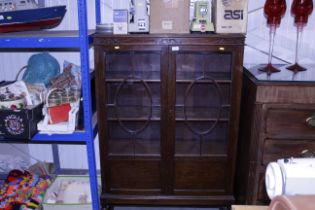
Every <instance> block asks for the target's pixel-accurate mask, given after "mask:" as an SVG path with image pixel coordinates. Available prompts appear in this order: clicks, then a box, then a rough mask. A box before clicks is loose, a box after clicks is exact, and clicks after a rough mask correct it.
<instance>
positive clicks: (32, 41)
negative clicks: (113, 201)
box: [0, 0, 100, 210]
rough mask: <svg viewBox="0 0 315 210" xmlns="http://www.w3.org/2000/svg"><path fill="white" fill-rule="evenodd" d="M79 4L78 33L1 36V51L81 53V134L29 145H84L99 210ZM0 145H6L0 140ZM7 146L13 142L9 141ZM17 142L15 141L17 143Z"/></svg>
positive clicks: (40, 138) (81, 2)
mask: <svg viewBox="0 0 315 210" xmlns="http://www.w3.org/2000/svg"><path fill="white" fill-rule="evenodd" d="M77 4H78V18H79V30H78V31H36V33H34V32H22V33H7V34H0V50H1V51H6V50H8V51H9V50H17V49H21V50H23V51H26V50H27V49H30V50H31V49H54V50H60V51H62V50H66V49H72V50H73V49H74V50H76V51H80V61H81V75H82V94H83V117H84V130H80V131H76V132H74V133H73V134H54V135H45V134H36V135H35V136H34V137H33V138H32V139H31V140H30V141H29V142H30V143H51V144H56V143H66V144H86V147H87V158H88V166H89V175H90V185H91V195H92V201H93V202H92V203H93V210H99V209H100V201H99V200H100V199H99V195H98V187H97V186H98V184H97V170H96V159H95V151H94V138H95V136H96V133H97V128H96V123H95V122H93V112H92V103H91V102H92V101H91V78H90V64H89V48H90V46H91V44H92V38H91V34H92V32H91V31H88V26H87V2H86V0H77ZM95 11H96V23H100V0H95ZM0 141H1V142H3V143H5V142H9V141H7V140H0ZM10 142H11V143H12V142H14V141H11V140H10ZM16 142H17V141H16Z"/></svg>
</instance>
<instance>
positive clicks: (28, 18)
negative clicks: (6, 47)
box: [0, 0, 66, 33]
mask: <svg viewBox="0 0 315 210" xmlns="http://www.w3.org/2000/svg"><path fill="white" fill-rule="evenodd" d="M65 13H66V6H64V5H63V6H54V7H39V5H38V4H37V3H36V1H35V0H0V33H5V32H17V31H27V30H38V29H50V28H54V27H56V26H58V25H59V24H60V22H61V21H62V19H63V17H64V15H65Z"/></svg>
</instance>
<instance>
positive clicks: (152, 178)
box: [96, 46, 167, 195]
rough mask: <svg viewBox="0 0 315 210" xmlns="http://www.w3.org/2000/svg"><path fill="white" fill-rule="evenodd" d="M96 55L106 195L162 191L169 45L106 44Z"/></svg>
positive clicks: (103, 175)
mask: <svg viewBox="0 0 315 210" xmlns="http://www.w3.org/2000/svg"><path fill="white" fill-rule="evenodd" d="M96 55H97V56H96V59H97V61H96V63H97V64H98V67H97V69H101V71H98V74H97V77H99V78H98V81H101V82H99V83H98V86H97V87H98V96H99V97H98V98H99V101H98V106H99V107H98V110H99V113H98V115H99V119H103V120H100V121H99V126H100V128H99V129H100V130H102V132H100V148H101V149H100V150H101V151H100V153H101V163H102V165H101V168H102V177H103V178H105V180H103V194H104V193H105V194H106V193H116V194H133V195H134V194H159V193H161V191H163V186H162V184H161V183H162V179H163V175H162V174H161V171H163V167H164V165H163V162H162V146H163V138H162V135H161V134H162V133H165V131H164V128H163V127H162V125H163V121H165V113H166V112H165V110H164V109H165V105H166V100H165V97H163V94H165V92H166V90H167V89H166V86H165V85H166V83H165V81H166V78H165V76H166V74H165V70H167V48H165V47H159V46H145V47H142V46H108V47H105V46H103V47H97V48H96ZM100 78H101V79H100Z"/></svg>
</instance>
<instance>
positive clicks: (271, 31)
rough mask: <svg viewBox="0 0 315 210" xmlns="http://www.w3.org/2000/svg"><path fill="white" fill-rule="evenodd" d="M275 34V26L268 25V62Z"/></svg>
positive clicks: (269, 62) (269, 61)
mask: <svg viewBox="0 0 315 210" xmlns="http://www.w3.org/2000/svg"><path fill="white" fill-rule="evenodd" d="M275 35H276V26H273V25H272V26H270V32H269V55H268V64H271V59H272V53H273V45H274V41H275Z"/></svg>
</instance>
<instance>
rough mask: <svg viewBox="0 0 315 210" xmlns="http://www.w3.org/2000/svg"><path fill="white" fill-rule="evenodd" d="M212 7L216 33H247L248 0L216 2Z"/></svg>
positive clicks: (216, 0)
mask: <svg viewBox="0 0 315 210" xmlns="http://www.w3.org/2000/svg"><path fill="white" fill-rule="evenodd" d="M212 6H213V7H212V8H213V11H212V14H213V15H214V17H213V20H214V27H215V32H216V33H246V30H247V13H248V12H247V6H248V0H242V1H234V0H233V1H230V0H226V1H223V0H214V1H213V5H212Z"/></svg>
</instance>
